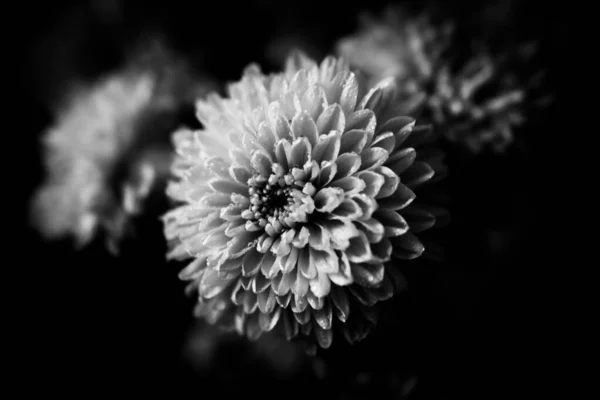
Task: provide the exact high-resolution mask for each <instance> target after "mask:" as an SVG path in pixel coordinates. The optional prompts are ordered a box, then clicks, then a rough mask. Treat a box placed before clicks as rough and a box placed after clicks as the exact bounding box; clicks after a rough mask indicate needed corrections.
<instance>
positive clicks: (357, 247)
mask: <svg viewBox="0 0 600 400" xmlns="http://www.w3.org/2000/svg"><path fill="white" fill-rule="evenodd" d="M346 256H347V257H348V261H350V262H351V263H361V262H367V261H369V260H370V259H371V247H370V246H369V240H368V239H367V235H365V233H364V232H362V231H359V234H358V236H355V237H353V238H351V239H350V246H348V248H347V249H346Z"/></svg>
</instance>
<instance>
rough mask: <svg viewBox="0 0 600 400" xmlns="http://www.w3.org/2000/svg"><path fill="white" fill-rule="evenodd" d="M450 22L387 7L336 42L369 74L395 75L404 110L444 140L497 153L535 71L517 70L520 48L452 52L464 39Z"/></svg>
mask: <svg viewBox="0 0 600 400" xmlns="http://www.w3.org/2000/svg"><path fill="white" fill-rule="evenodd" d="M454 32H455V29H454V24H453V23H451V22H448V21H446V22H443V23H434V22H433V21H432V18H430V17H428V15H427V14H422V15H417V16H411V15H410V14H409V13H407V12H405V11H403V10H401V9H397V8H389V9H388V10H387V12H386V13H385V15H384V17H383V18H382V19H375V18H373V17H370V16H366V15H365V16H364V17H363V19H362V27H361V29H360V31H359V32H358V33H357V34H356V35H354V36H351V37H347V38H344V39H342V40H340V41H339V43H338V45H337V51H338V53H339V54H340V55H341V56H343V57H345V58H346V59H348V60H349V62H350V64H351V65H352V66H354V67H357V68H359V69H361V70H362V71H363V72H364V73H365V74H366V76H367V77H368V78H369V80H370V81H372V82H374V81H379V80H381V79H383V78H386V77H390V76H394V77H396V79H398V81H399V86H400V87H402V89H403V102H404V108H403V111H404V112H405V113H407V114H410V115H415V116H417V117H419V119H423V120H425V121H427V122H430V123H433V124H434V127H435V129H436V130H439V131H440V132H441V133H442V134H443V135H444V136H445V137H446V138H447V139H448V140H450V141H452V142H460V143H462V144H464V145H465V146H466V147H467V148H469V149H470V150H471V151H473V152H475V153H477V152H479V151H481V150H482V149H483V148H485V147H488V146H489V147H491V149H492V150H493V151H496V152H501V151H503V150H504V149H506V147H507V146H508V145H510V144H511V143H512V141H513V128H514V127H515V126H517V125H519V124H521V123H523V122H524V120H525V109H526V107H528V106H529V104H528V103H533V101H532V100H531V99H530V98H528V95H529V94H530V93H529V92H531V90H529V89H530V88H531V86H532V85H534V84H535V82H538V81H539V76H527V77H525V79H521V77H520V76H519V74H520V71H521V69H522V68H519V67H515V66H514V65H512V61H517V62H520V63H521V64H524V63H526V62H527V60H528V59H529V58H530V57H531V55H532V54H533V53H532V51H531V50H532V49H533V50H535V46H533V47H532V44H527V45H524V46H523V48H522V49H521V50H522V51H520V52H517V53H514V49H512V50H513V51H512V52H511V54H510V55H509V54H501V55H494V56H493V55H492V52H491V51H490V50H488V49H487V48H486V46H484V45H482V44H479V45H478V46H476V47H474V48H473V49H472V52H471V54H470V55H469V57H468V59H467V60H466V61H465V60H462V59H460V57H457V55H458V54H460V53H461V52H462V46H461V45H460V44H458V43H457V42H456V40H455V35H454Z"/></svg>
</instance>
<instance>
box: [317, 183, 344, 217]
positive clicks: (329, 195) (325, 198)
mask: <svg viewBox="0 0 600 400" xmlns="http://www.w3.org/2000/svg"><path fill="white" fill-rule="evenodd" d="M343 200H344V190H343V189H340V188H335V187H328V188H324V189H321V190H319V192H318V193H317V194H316V196H315V209H316V210H317V211H319V212H323V213H329V212H331V211H333V210H335V209H336V208H337V207H338V206H339V205H340V204H341V203H342V201H343Z"/></svg>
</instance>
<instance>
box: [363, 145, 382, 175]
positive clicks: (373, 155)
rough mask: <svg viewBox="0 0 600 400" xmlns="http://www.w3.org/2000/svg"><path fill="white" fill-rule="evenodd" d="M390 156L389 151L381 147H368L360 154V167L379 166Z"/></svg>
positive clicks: (370, 167)
mask: <svg viewBox="0 0 600 400" xmlns="http://www.w3.org/2000/svg"><path fill="white" fill-rule="evenodd" d="M388 157H389V153H388V152H387V151H386V150H385V149H382V148H381V147H372V148H370V149H366V150H364V151H363V152H362V153H361V154H360V158H361V166H360V169H361V170H368V169H374V168H377V167H379V166H381V165H383V163H385V162H386V161H387V159H388Z"/></svg>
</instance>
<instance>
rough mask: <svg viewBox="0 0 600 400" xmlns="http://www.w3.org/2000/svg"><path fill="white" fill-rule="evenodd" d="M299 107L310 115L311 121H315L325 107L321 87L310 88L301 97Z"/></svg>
mask: <svg viewBox="0 0 600 400" xmlns="http://www.w3.org/2000/svg"><path fill="white" fill-rule="evenodd" d="M300 106H301V107H302V109H303V110H305V111H306V112H307V113H308V115H310V117H311V118H312V119H313V121H316V120H317V119H318V118H319V116H320V115H321V113H322V112H323V110H325V108H326V107H327V98H326V97H325V90H324V89H323V87H322V86H321V85H312V86H310V87H309V88H308V89H307V90H306V92H305V93H304V95H303V96H302V100H301V101H300Z"/></svg>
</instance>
